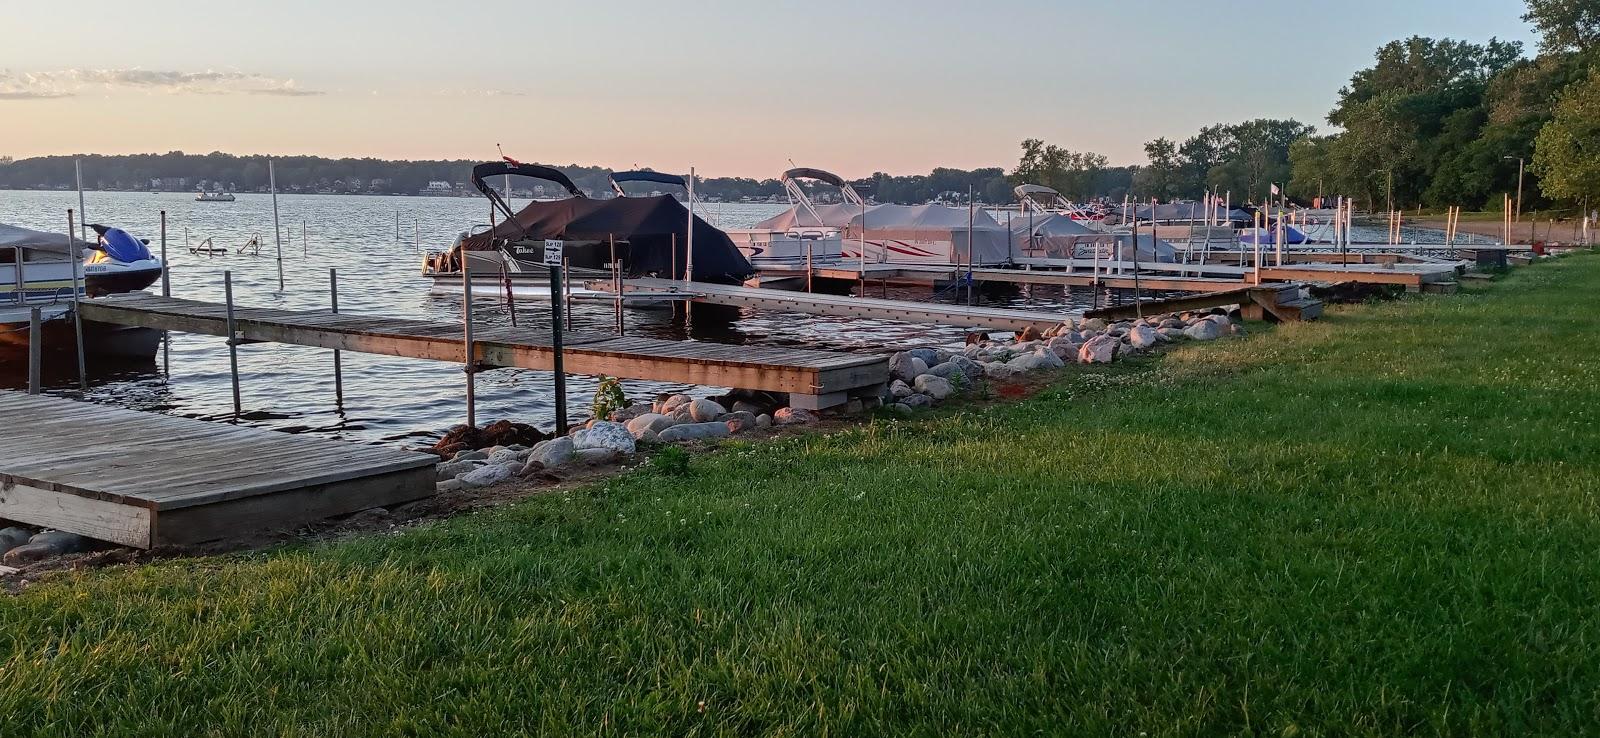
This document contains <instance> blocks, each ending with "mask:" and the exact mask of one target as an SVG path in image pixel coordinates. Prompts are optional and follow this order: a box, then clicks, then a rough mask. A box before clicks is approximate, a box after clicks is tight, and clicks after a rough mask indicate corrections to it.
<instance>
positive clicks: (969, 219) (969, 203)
mask: <svg viewBox="0 0 1600 738" xmlns="http://www.w3.org/2000/svg"><path fill="white" fill-rule="evenodd" d="M976 205H977V203H975V202H973V200H972V185H967V304H968V305H971V304H972V256H973V252H972V219H973V217H974V213H973V208H974V207H975V206H976Z"/></svg>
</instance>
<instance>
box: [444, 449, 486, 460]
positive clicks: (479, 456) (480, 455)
mask: <svg viewBox="0 0 1600 738" xmlns="http://www.w3.org/2000/svg"><path fill="white" fill-rule="evenodd" d="M488 460H489V455H488V454H486V453H484V452H482V451H462V452H461V453H458V454H456V455H455V458H453V459H451V461H488Z"/></svg>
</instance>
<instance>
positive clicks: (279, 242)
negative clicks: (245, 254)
mask: <svg viewBox="0 0 1600 738" xmlns="http://www.w3.org/2000/svg"><path fill="white" fill-rule="evenodd" d="M267 181H268V183H270V184H271V185H272V243H273V246H274V247H275V248H276V249H277V253H278V291H279V292H282V291H283V228H282V227H280V226H279V225H278V175H277V174H276V172H275V170H274V169H273V167H272V160H271V159H268V160H267ZM256 243H257V244H259V243H260V242H259V241H257V242H256Z"/></svg>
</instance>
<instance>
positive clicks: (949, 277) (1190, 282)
mask: <svg viewBox="0 0 1600 738" xmlns="http://www.w3.org/2000/svg"><path fill="white" fill-rule="evenodd" d="M1045 261H1060V262H1062V263H1060V264H1048V265H1047V264H1043V263H1040V264H1038V265H1037V266H1048V267H1052V268H1048V269H1033V268H1031V267H1032V266H1035V264H1024V262H1045ZM1068 261H1069V260H1065V259H1062V260H1043V259H1032V260H1019V262H1018V263H1019V264H1024V265H1025V266H1028V267H1030V268H1024V269H1006V268H999V267H974V268H973V269H972V270H971V275H972V280H973V281H974V282H1006V283H1010V284H1039V285H1057V286H1062V287H1104V288H1108V289H1128V290H1131V289H1146V290H1150V291H1153V292H1215V291H1220V290H1231V289H1234V288H1236V287H1238V286H1239V283H1240V282H1239V279H1238V278H1237V277H1234V278H1226V277H1225V278H1210V277H1203V276H1193V277H1186V276H1181V275H1173V274H1168V273H1167V272H1168V271H1178V269H1177V267H1178V266H1180V265H1175V264H1160V265H1156V264H1143V265H1141V270H1140V274H1139V276H1138V278H1137V279H1136V278H1135V277H1134V276H1133V271H1132V263H1131V262H1129V263H1128V264H1127V265H1126V266H1125V268H1124V269H1122V270H1120V271H1115V266H1116V265H1114V264H1112V263H1111V262H1106V263H1104V264H1103V265H1102V266H1103V267H1104V268H1105V271H1103V272H1102V273H1100V274H1099V275H1098V276H1097V275H1095V274H1085V273H1082V272H1075V271H1072V268H1073V267H1074V266H1076V267H1082V268H1088V267H1089V265H1090V262H1088V261H1085V260H1076V261H1074V262H1073V263H1072V264H1068V263H1066V262H1068ZM1078 262H1081V263H1078ZM1059 267H1065V269H1059ZM1152 267H1155V268H1152ZM1161 267H1170V268H1169V269H1162V268H1161ZM760 270H761V274H762V276H763V277H789V276H793V277H798V278H799V279H802V280H803V279H805V274H806V268H805V266H803V265H797V266H793V265H763V266H762V267H760ZM1187 271H1190V272H1196V273H1199V272H1201V271H1205V270H1202V269H1199V268H1197V267H1194V266H1191V267H1189V268H1188V269H1187ZM1211 271H1220V272H1227V271H1228V270H1227V268H1226V267H1214V268H1213V269H1211ZM811 273H812V276H813V277H815V278H818V279H833V280H840V281H847V282H848V281H860V280H863V279H864V280H865V281H867V282H890V283H898V284H936V283H941V282H959V281H962V280H965V279H966V277H967V274H968V271H967V269H965V268H962V267H955V266H945V265H938V264H867V265H866V269H865V271H863V270H862V268H861V266H860V265H859V264H852V263H850V262H849V261H848V260H845V261H839V262H833V263H828V264H819V265H815V266H813V268H812V270H811Z"/></svg>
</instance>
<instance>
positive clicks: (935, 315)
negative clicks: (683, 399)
mask: <svg viewBox="0 0 1600 738" xmlns="http://www.w3.org/2000/svg"><path fill="white" fill-rule="evenodd" d="M587 286H588V287H589V288H590V289H596V290H600V289H609V288H610V283H609V280H608V281H606V282H590V283H589V284H588V285H587ZM623 289H624V290H625V291H626V292H631V291H634V290H648V291H680V290H681V291H683V292H686V293H689V294H691V295H692V296H693V300H694V301H695V302H700V303H706V304H710V305H729V306H734V307H749V308H761V309H765V310H776V311H781V312H788V313H808V314H811V315H838V316H845V317H854V318H875V319H879V320H898V321H902V322H906V323H933V324H936V325H948V326H954V327H957V328H989V329H998V330H1013V331H1020V330H1022V329H1024V328H1028V327H1030V326H1031V327H1034V328H1038V329H1040V330H1043V329H1045V328H1050V327H1054V326H1056V325H1058V324H1060V323H1061V321H1063V320H1066V319H1067V318H1068V317H1069V316H1068V315H1067V314H1066V313H1052V312H1044V311H1035V310H1011V309H1008V308H990V307H976V306H974V307H969V306H966V305H952V304H948V303H939V302H914V301H911V300H883V299H878V298H875V297H851V296H848V295H829V294H823V293H820V292H795V291H792V290H775V289H767V288H762V287H735V286H730V285H720V284H707V283H704V282H692V283H689V284H688V285H687V286H685V284H684V283H683V282H678V281H673V280H669V279H629V280H627V282H626V283H625V285H624V288H623Z"/></svg>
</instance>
